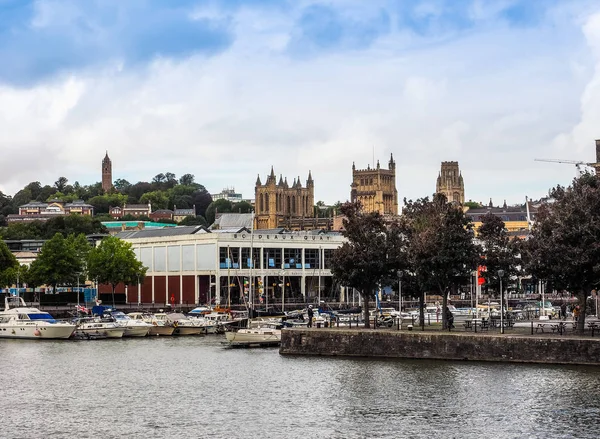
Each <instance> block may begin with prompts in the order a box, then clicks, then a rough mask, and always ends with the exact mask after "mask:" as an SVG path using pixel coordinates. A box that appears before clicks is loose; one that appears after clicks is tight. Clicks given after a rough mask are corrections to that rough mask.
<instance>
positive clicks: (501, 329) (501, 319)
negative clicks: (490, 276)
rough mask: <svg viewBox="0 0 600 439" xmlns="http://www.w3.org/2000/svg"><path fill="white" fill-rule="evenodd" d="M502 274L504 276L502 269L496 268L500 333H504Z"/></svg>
mask: <svg viewBox="0 0 600 439" xmlns="http://www.w3.org/2000/svg"><path fill="white" fill-rule="evenodd" d="M502 276H504V270H498V277H499V278H500V333H501V334H504V300H503V296H504V293H503V291H502Z"/></svg>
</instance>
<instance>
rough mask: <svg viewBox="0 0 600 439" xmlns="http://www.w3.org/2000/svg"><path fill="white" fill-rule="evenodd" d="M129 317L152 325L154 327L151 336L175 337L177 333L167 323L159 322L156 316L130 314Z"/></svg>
mask: <svg viewBox="0 0 600 439" xmlns="http://www.w3.org/2000/svg"><path fill="white" fill-rule="evenodd" d="M127 315H128V316H129V317H130V318H131V319H132V320H139V321H142V322H146V323H149V324H151V325H152V327H151V328H150V332H149V335H173V332H174V331H175V326H173V325H172V324H171V323H169V322H167V321H164V320H158V319H157V318H156V317H155V316H154V314H150V313H145V312H130V313H129V314H127Z"/></svg>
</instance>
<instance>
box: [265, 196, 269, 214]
mask: <svg viewBox="0 0 600 439" xmlns="http://www.w3.org/2000/svg"><path fill="white" fill-rule="evenodd" d="M265 205H266V211H267V213H268V212H269V194H265Z"/></svg>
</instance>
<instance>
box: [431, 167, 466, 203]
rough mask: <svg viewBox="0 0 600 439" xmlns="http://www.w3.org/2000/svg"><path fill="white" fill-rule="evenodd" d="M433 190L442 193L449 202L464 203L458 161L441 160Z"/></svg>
mask: <svg viewBox="0 0 600 439" xmlns="http://www.w3.org/2000/svg"><path fill="white" fill-rule="evenodd" d="M435 191H436V193H438V194H444V195H445V196H446V198H447V199H448V201H449V202H452V203H457V204H464V202H465V183H464V181H463V177H462V174H461V172H460V169H459V168H458V162H442V169H441V170H440V173H439V174H438V178H437V183H436V185H435Z"/></svg>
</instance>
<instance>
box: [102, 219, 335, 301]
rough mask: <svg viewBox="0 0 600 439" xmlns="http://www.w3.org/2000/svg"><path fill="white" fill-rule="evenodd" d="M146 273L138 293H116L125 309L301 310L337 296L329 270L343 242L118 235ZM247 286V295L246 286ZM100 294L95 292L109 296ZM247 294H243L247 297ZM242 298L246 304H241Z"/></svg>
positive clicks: (245, 234) (298, 235) (276, 236)
mask: <svg viewBox="0 0 600 439" xmlns="http://www.w3.org/2000/svg"><path fill="white" fill-rule="evenodd" d="M117 236H118V237H120V238H121V239H123V240H125V241H127V242H129V243H131V244H132V247H133V250H134V252H135V254H136V257H137V258H138V260H139V261H141V262H142V264H143V265H144V266H145V267H147V268H148V271H147V273H146V278H145V280H144V281H143V283H141V284H140V285H129V286H125V285H119V286H117V289H116V292H117V293H120V294H125V295H126V299H127V302H129V303H155V304H168V303H171V301H172V299H173V303H175V304H181V305H193V304H202V303H216V304H221V305H226V304H243V303H244V301H247V302H252V303H254V304H259V303H262V304H263V305H264V304H265V302H268V303H274V302H278V303H279V304H280V303H282V302H284V303H286V304H288V307H289V306H294V305H292V303H298V304H305V303H306V302H307V301H315V302H316V301H318V298H321V297H323V298H325V297H327V296H328V295H329V296H330V297H331V295H332V294H334V295H336V299H339V297H338V295H337V294H338V293H337V291H338V290H337V289H335V287H334V285H333V283H332V274H331V270H330V262H331V258H332V254H333V251H334V250H335V249H336V248H338V247H339V246H341V245H342V243H343V242H344V240H345V238H343V237H342V236H341V235H340V234H339V233H331V232H320V231H311V232H282V231H277V232H269V233H260V232H258V231H255V232H254V237H253V236H252V233H251V232H250V231H249V230H247V229H245V228H242V229H240V230H239V231H237V232H230V231H226V232H208V231H206V230H205V229H204V228H202V227H198V226H185V227H176V228H171V229H163V230H140V231H131V232H121V233H119V234H117ZM248 284H250V287H245V285H248ZM110 288H111V287H110V286H108V285H104V286H100V292H104V293H108V292H110ZM246 288H247V289H246ZM244 295H245V297H244Z"/></svg>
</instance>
